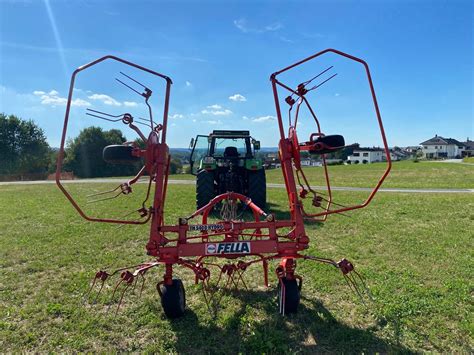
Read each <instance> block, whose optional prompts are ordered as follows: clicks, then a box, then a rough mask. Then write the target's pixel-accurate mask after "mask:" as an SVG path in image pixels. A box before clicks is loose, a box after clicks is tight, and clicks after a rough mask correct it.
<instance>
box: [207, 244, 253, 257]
mask: <svg viewBox="0 0 474 355" xmlns="http://www.w3.org/2000/svg"><path fill="white" fill-rule="evenodd" d="M249 253H250V242H236V243H208V244H206V254H207V255H216V254H249Z"/></svg>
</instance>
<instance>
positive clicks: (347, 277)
mask: <svg viewBox="0 0 474 355" xmlns="http://www.w3.org/2000/svg"><path fill="white" fill-rule="evenodd" d="M344 277H345V278H346V280H348V282H349V283H350V284H351V285H352V286H353V287H354V291H355V293H356V294H357V296H359V299H360V301H361V302H362V304H363V305H364V306H366V307H367V304H366V303H365V301H364V297H363V296H362V293H361V292H360V290H359V287H357V284H356V283H355V281H354V279H353V278H352V276H350V275H349V274H347V275H344ZM351 289H352V288H351Z"/></svg>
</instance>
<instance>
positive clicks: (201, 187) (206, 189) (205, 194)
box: [196, 170, 216, 209]
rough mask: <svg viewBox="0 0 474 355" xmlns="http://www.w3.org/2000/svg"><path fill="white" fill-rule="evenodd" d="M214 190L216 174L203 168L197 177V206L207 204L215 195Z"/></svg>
mask: <svg viewBox="0 0 474 355" xmlns="http://www.w3.org/2000/svg"><path fill="white" fill-rule="evenodd" d="M215 196H216V195H215V192H214V174H213V173H212V172H207V171H205V170H201V171H200V172H199V173H198V175H197V179H196V207H197V209H200V208H201V207H203V206H205V205H207V204H208V203H209V201H210V200H212V199H213V198H214V197H215Z"/></svg>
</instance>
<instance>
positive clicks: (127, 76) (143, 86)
mask: <svg viewBox="0 0 474 355" xmlns="http://www.w3.org/2000/svg"><path fill="white" fill-rule="evenodd" d="M120 74H122V75H123V76H125V77H126V78H129V79H130V80H131V81H133V82H135V83H137V84H138V85H140V86H141V87H142V88H144V89H148V88H147V87H146V86H145V85H143V84H142V83H140V82H139V81H137V80H135V79H133V78H132V77H131V76H129V75H127V74H125V73H123V72H120Z"/></svg>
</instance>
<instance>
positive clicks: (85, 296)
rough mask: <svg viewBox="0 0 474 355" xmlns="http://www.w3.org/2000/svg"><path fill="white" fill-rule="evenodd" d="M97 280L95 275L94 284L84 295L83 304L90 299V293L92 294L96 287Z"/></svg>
mask: <svg viewBox="0 0 474 355" xmlns="http://www.w3.org/2000/svg"><path fill="white" fill-rule="evenodd" d="M96 282H97V277H94V281H92V285H91V286H90V287H89V290H88V291H87V292H86V293H85V294H84V296H83V302H82V304H84V303H86V301H87V300H88V299H89V295H90V293H91V291H92V289H93V288H94V286H95V283H96Z"/></svg>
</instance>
